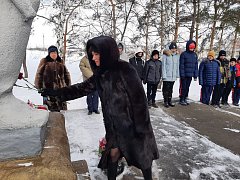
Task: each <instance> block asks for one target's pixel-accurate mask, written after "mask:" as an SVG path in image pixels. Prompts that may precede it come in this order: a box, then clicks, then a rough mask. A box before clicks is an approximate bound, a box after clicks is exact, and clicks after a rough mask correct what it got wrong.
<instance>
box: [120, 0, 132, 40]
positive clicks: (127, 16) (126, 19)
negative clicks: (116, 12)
mask: <svg viewBox="0 0 240 180" xmlns="http://www.w3.org/2000/svg"><path fill="white" fill-rule="evenodd" d="M134 3H135V1H132V3H131V6H130V9H129V11H128V13H127V15H126V18H125V23H124V28H123V33H122V37H121V41H123V38H124V35H125V32H126V29H127V25H128V18H129V16H130V13H131V11H132V8H133V5H134ZM125 6H126V5H125Z"/></svg>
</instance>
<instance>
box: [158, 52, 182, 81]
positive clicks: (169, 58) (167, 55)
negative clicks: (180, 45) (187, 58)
mask: <svg viewBox="0 0 240 180" xmlns="http://www.w3.org/2000/svg"><path fill="white" fill-rule="evenodd" d="M177 78H179V54H172V53H171V51H170V50H164V51H163V56H162V79H163V81H176V80H177Z"/></svg>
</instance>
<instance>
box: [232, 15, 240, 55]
mask: <svg viewBox="0 0 240 180" xmlns="http://www.w3.org/2000/svg"><path fill="white" fill-rule="evenodd" d="M239 21H240V20H239V18H238V22H237V27H236V29H235V35H234V40H233V48H232V53H231V57H234V55H235V48H236V43H237V35H238V32H239Z"/></svg>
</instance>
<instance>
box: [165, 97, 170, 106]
mask: <svg viewBox="0 0 240 180" xmlns="http://www.w3.org/2000/svg"><path fill="white" fill-rule="evenodd" d="M164 107H166V108H168V107H169V105H168V101H167V98H164Z"/></svg>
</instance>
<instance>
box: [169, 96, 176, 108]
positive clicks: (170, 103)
mask: <svg viewBox="0 0 240 180" xmlns="http://www.w3.org/2000/svg"><path fill="white" fill-rule="evenodd" d="M168 105H169V106H171V107H174V106H175V104H174V103H172V98H171V97H169V98H168Z"/></svg>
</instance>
